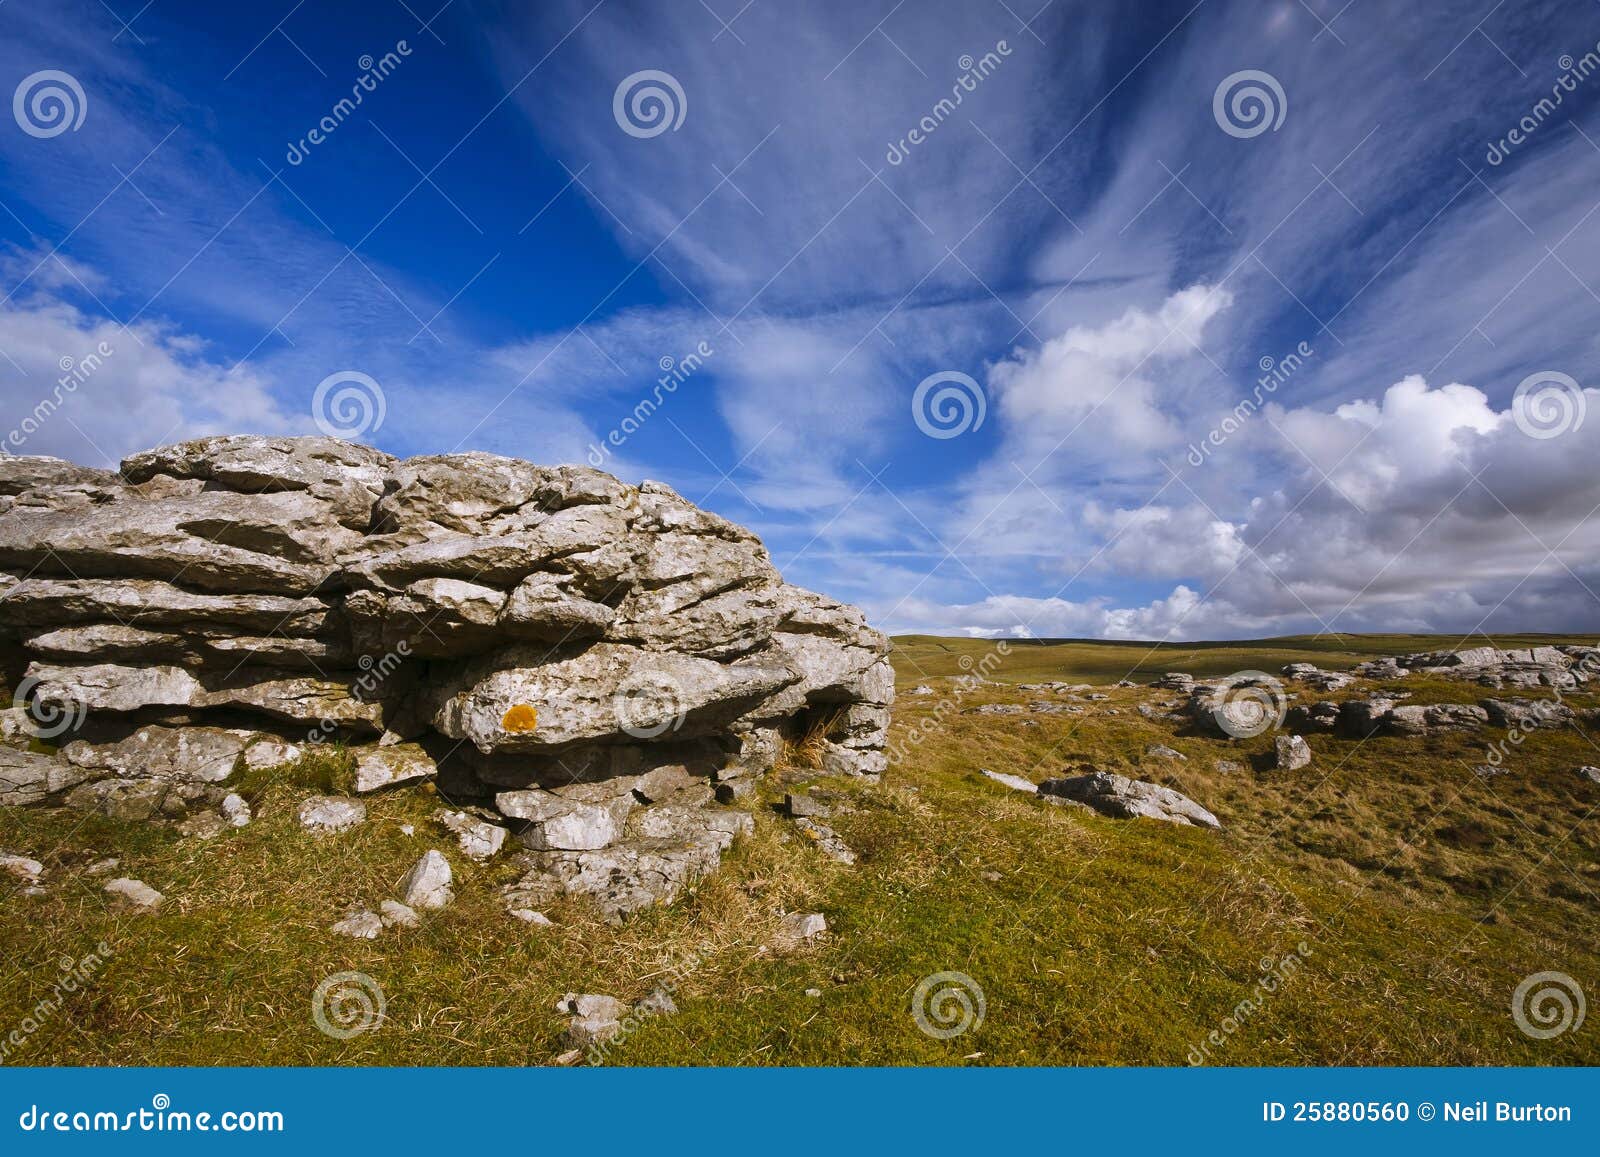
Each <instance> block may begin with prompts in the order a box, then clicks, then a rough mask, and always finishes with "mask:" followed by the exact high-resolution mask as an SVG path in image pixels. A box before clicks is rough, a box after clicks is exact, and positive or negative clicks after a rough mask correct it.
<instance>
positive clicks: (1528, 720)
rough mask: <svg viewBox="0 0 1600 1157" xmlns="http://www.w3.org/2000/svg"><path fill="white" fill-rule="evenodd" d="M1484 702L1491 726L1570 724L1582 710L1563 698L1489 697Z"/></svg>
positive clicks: (1525, 727) (1532, 727) (1531, 727)
mask: <svg viewBox="0 0 1600 1157" xmlns="http://www.w3.org/2000/svg"><path fill="white" fill-rule="evenodd" d="M1481 706H1482V707H1483V710H1484V711H1485V713H1486V714H1487V716H1488V722H1489V725H1490V726H1492V727H1515V728H1517V729H1518V730H1519V731H1533V730H1536V729H1538V728H1549V729H1555V728H1560V727H1566V726H1568V725H1570V724H1572V723H1575V722H1576V721H1577V719H1578V713H1577V712H1576V711H1574V710H1573V709H1572V708H1571V707H1568V706H1567V705H1566V704H1565V703H1562V702H1561V701H1560V700H1559V699H1485V700H1483V701H1482V704H1481Z"/></svg>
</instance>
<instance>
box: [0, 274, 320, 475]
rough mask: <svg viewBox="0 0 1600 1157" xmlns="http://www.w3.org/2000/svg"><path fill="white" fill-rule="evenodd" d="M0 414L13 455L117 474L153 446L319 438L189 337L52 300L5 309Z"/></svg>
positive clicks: (0, 317) (255, 381)
mask: <svg viewBox="0 0 1600 1157" xmlns="http://www.w3.org/2000/svg"><path fill="white" fill-rule="evenodd" d="M0 351H3V357H4V360H5V361H6V362H8V363H9V367H8V368H9V369H10V370H11V371H12V372H9V373H4V374H0V414H4V415H5V419H7V422H6V425H7V429H6V430H5V431H4V432H3V433H0V448H3V451H4V452H5V453H9V454H47V455H52V456H55V457H60V458H70V459H73V460H74V461H78V462H88V463H94V464H97V465H101V466H111V467H114V466H115V465H116V464H117V462H118V461H119V460H120V459H121V458H122V456H123V455H125V454H127V453H130V452H132V451H134V450H140V449H145V448H147V447H149V446H156V445H161V444H163V443H166V442H173V441H177V440H179V439H182V438H190V437H198V436H200V435H203V434H213V433H223V432H228V433H241V432H242V433H261V434H275V433H288V432H294V433H306V432H314V430H312V429H311V427H310V420H309V417H307V418H302V419H301V420H299V421H296V420H295V419H294V418H292V417H291V416H289V415H286V414H285V413H284V412H283V411H282V410H280V409H279V407H278V405H277V403H276V402H275V401H274V399H273V397H272V394H271V392H270V390H269V389H268V386H267V383H266V382H265V381H264V380H263V379H262V378H261V377H260V376H258V375H257V374H255V373H253V372H250V371H242V372H239V373H233V374H230V373H229V372H228V371H227V369H226V367H224V366H222V365H220V364H218V363H217V362H214V361H212V360H209V359H208V357H207V355H206V351H205V350H204V348H203V346H201V344H200V343H198V342H197V341H195V339H194V338H193V337H192V336H188V335H184V334H180V333H176V332H174V331H172V330H170V329H168V328H165V327H163V326H160V325H157V324H155V323H148V322H145V323H138V324H135V325H133V326H129V327H124V326H121V325H118V324H117V323H115V322H112V321H109V320H107V319H105V318H97V317H93V316H91V315H88V314H85V313H83V312H82V311H80V310H79V309H77V308H76V307H74V306H73V305H71V304H69V303H67V302H64V301H61V300H59V299H56V298H54V297H52V296H50V295H36V296H34V297H32V298H29V299H28V300H27V301H26V302H24V303H20V304H18V303H13V304H10V305H6V306H4V307H0Z"/></svg>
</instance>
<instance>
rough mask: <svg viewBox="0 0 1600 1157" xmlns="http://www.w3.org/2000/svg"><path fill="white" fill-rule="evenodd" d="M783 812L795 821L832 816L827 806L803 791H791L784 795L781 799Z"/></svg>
mask: <svg viewBox="0 0 1600 1157" xmlns="http://www.w3.org/2000/svg"><path fill="white" fill-rule="evenodd" d="M783 810H784V812H785V813H786V814H787V815H789V816H791V817H793V818H795V819H799V818H801V817H802V816H810V817H813V818H822V819H826V818H827V817H828V816H829V815H831V814H832V811H831V810H830V809H829V808H828V805H827V804H824V803H822V802H820V801H819V800H816V799H813V798H812V797H811V796H809V795H807V794H806V793H805V792H803V791H799V792H795V791H792V792H789V793H788V794H787V795H785V796H784V797H783Z"/></svg>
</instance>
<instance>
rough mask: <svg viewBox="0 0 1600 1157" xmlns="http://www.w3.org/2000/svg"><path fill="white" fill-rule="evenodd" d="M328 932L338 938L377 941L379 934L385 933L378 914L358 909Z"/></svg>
mask: <svg viewBox="0 0 1600 1157" xmlns="http://www.w3.org/2000/svg"><path fill="white" fill-rule="evenodd" d="M328 931H329V932H332V933H334V934H335V935H337V936H349V937H352V938H353V939H356V940H376V939H377V938H378V933H380V932H382V931H383V921H382V920H381V919H380V918H379V917H378V915H377V914H376V913H373V912H368V911H366V910H365V909H357V910H356V911H354V912H351V913H350V914H349V915H348V916H346V917H345V918H344V919H343V920H340V921H339V922H338V923H336V924H333V925H332V926H331V927H329V929H328Z"/></svg>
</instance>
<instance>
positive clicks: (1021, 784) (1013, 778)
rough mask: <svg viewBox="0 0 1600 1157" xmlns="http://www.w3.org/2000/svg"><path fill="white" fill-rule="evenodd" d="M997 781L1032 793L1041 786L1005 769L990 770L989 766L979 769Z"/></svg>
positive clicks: (1015, 789)
mask: <svg viewBox="0 0 1600 1157" xmlns="http://www.w3.org/2000/svg"><path fill="white" fill-rule="evenodd" d="M978 770H979V771H980V772H981V773H982V774H984V775H986V776H988V777H989V778H990V779H992V780H994V781H995V782H996V783H1003V784H1005V785H1006V786H1007V787H1009V788H1011V789H1012V790H1013V791H1025V792H1027V793H1029V794H1030V795H1032V794H1035V793H1037V792H1038V790H1039V787H1038V785H1037V784H1035V783H1034V782H1033V780H1031V779H1023V778H1022V777H1021V776H1020V775H1011V774H1009V773H1007V772H1004V771H990V770H989V769H988V768H987V767H980V768H979V769H978Z"/></svg>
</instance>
